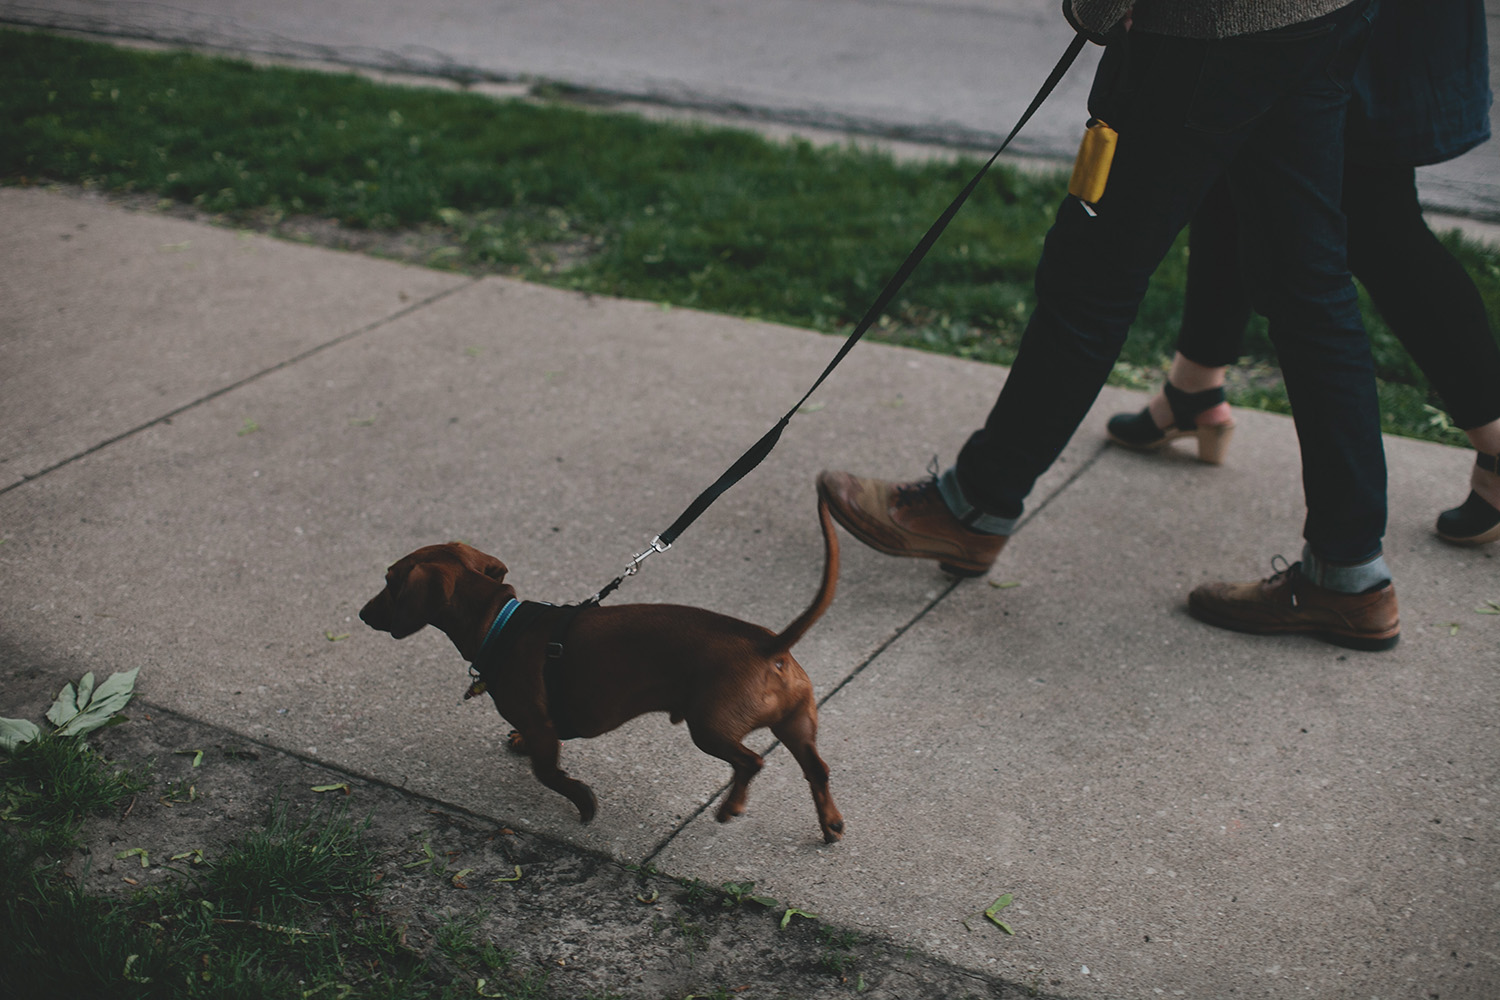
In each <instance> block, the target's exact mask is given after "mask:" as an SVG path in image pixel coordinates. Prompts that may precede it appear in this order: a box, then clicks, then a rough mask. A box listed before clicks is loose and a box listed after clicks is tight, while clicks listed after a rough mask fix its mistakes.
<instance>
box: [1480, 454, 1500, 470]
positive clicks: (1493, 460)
mask: <svg viewBox="0 0 1500 1000" xmlns="http://www.w3.org/2000/svg"><path fill="white" fill-rule="evenodd" d="M1474 464H1475V465H1477V466H1479V467H1480V468H1481V469H1483V470H1484V471H1485V472H1494V473H1500V454H1494V455H1486V454H1485V453H1484V452H1482V451H1481V452H1479V453H1478V454H1476V455H1475V456H1474Z"/></svg>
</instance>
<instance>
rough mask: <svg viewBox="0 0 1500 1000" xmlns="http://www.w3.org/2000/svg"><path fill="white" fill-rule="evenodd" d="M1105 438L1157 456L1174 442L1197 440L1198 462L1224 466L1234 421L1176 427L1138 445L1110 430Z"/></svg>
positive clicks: (1232, 433) (1123, 446)
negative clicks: (1180, 428)
mask: <svg viewBox="0 0 1500 1000" xmlns="http://www.w3.org/2000/svg"><path fill="white" fill-rule="evenodd" d="M1104 434H1105V437H1107V438H1109V440H1110V441H1112V442H1113V443H1115V444H1117V445H1119V446H1120V447H1121V448H1128V449H1130V450H1131V451H1138V452H1142V453H1145V454H1155V453H1156V452H1159V451H1165V450H1167V447H1168V446H1169V445H1171V443H1172V442H1173V441H1181V440H1182V439H1183V438H1196V439H1197V441H1198V461H1200V462H1203V463H1204V464H1205V465H1223V464H1224V455H1225V453H1226V452H1228V450H1229V439H1230V438H1231V437H1233V436H1234V421H1232V420H1231V421H1230V422H1229V423H1227V424H1206V425H1204V426H1203V427H1200V428H1198V429H1197V430H1191V431H1181V430H1178V429H1176V428H1175V427H1173V428H1169V429H1167V430H1166V431H1163V432H1162V436H1161V437H1159V438H1157V439H1156V440H1155V441H1146V442H1143V443H1139V444H1138V443H1136V442H1133V441H1127V440H1125V439H1124V438H1122V437H1116V436H1115V435H1114V434H1113V433H1111V432H1110V431H1109V430H1107V429H1106V430H1105V432H1104Z"/></svg>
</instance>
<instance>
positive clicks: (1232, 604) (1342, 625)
mask: <svg viewBox="0 0 1500 1000" xmlns="http://www.w3.org/2000/svg"><path fill="white" fill-rule="evenodd" d="M1278 558H1280V557H1278ZM1283 565H1284V563H1283ZM1273 566H1274V561H1273ZM1188 611H1189V613H1190V614H1192V616H1193V617H1194V618H1196V619H1198V620H1199V621H1200V622H1206V623H1207V624H1209V625H1217V626H1218V627H1219V628H1227V629H1233V630H1234V631H1236V632H1252V633H1254V634H1256V635H1274V634H1279V633H1284V632H1303V633H1306V634H1308V635H1313V636H1316V637H1317V638H1319V639H1323V640H1325V641H1327V642H1331V643H1334V644H1336V645H1339V646H1345V647H1347V648H1349V649H1367V650H1379V649H1390V648H1391V647H1392V646H1394V645H1396V640H1398V639H1399V638H1401V621H1400V619H1399V618H1398V617H1397V615H1396V588H1395V587H1394V586H1392V585H1391V584H1389V583H1387V584H1386V585H1385V586H1384V587H1381V588H1380V589H1379V590H1377V591H1374V592H1373V593H1368V594H1341V593H1339V592H1338V591H1336V590H1328V589H1326V588H1324V587H1319V586H1318V585H1317V584H1314V583H1313V582H1312V581H1310V580H1308V579H1307V577H1305V576H1303V575H1302V564H1301V563H1300V562H1296V563H1292V564H1291V565H1290V566H1287V567H1286V568H1285V569H1283V570H1280V571H1278V572H1277V573H1275V574H1274V575H1273V576H1270V577H1268V578H1267V579H1264V580H1258V581H1255V582H1253V583H1205V584H1203V585H1201V586H1199V587H1195V588H1194V589H1193V592H1192V593H1191V594H1189V595H1188Z"/></svg>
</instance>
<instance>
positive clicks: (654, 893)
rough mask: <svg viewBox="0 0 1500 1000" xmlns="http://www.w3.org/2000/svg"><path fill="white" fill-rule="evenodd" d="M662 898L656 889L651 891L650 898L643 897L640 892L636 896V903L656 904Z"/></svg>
mask: <svg viewBox="0 0 1500 1000" xmlns="http://www.w3.org/2000/svg"><path fill="white" fill-rule="evenodd" d="M660 898H661V893H660V892H658V891H656V890H655V889H652V890H651V895H649V896H646V895H642V894H641V893H639V892H638V893H636V894H635V901H636V902H637V903H654V902H656V901H657V900H658V899H660Z"/></svg>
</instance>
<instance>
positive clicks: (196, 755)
mask: <svg viewBox="0 0 1500 1000" xmlns="http://www.w3.org/2000/svg"><path fill="white" fill-rule="evenodd" d="M172 752H173V753H174V754H176V755H177V756H179V757H186V756H187V755H188V754H192V755H193V766H194V767H197V766H198V765H199V764H201V763H203V751H202V750H173V751H172Z"/></svg>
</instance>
